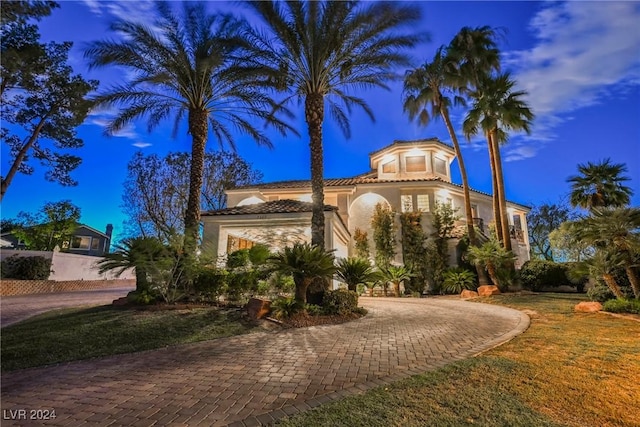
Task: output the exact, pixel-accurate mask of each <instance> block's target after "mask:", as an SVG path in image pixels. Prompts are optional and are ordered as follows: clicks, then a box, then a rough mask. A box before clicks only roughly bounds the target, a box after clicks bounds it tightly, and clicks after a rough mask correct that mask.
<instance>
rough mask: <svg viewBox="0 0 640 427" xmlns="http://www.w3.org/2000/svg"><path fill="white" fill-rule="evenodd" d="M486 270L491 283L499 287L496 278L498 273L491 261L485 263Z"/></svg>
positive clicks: (498, 281)
mask: <svg viewBox="0 0 640 427" xmlns="http://www.w3.org/2000/svg"><path fill="white" fill-rule="evenodd" d="M487 272H488V273H489V277H490V278H491V281H492V282H493V284H494V285H496V286H498V287H500V280H498V274H497V272H496V268H495V266H494V265H493V263H490V262H488V263H487Z"/></svg>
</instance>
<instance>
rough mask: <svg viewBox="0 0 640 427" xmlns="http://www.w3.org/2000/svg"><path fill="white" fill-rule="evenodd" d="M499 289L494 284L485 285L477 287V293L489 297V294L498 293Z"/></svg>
mask: <svg viewBox="0 0 640 427" xmlns="http://www.w3.org/2000/svg"><path fill="white" fill-rule="evenodd" d="M499 293H500V289H498V287H497V286H494V285H485V286H480V287H479V288H478V295H479V296H481V297H490V296H491V295H498V294H499Z"/></svg>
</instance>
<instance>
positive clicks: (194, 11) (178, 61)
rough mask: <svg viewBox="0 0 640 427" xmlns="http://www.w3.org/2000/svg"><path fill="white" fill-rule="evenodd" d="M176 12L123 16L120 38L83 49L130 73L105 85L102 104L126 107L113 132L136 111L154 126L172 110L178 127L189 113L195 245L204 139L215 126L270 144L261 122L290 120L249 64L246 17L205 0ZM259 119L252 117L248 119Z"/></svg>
mask: <svg viewBox="0 0 640 427" xmlns="http://www.w3.org/2000/svg"><path fill="white" fill-rule="evenodd" d="M182 7H183V9H182V13H181V14H180V15H177V14H174V12H173V11H172V10H171V6H170V4H169V3H160V2H159V3H157V14H158V16H157V19H156V21H155V26H154V27H153V28H152V27H148V26H145V25H143V24H139V23H136V22H133V21H127V20H121V21H117V22H115V23H114V24H112V26H111V30H112V31H114V32H117V33H119V34H121V35H122V36H123V37H122V39H121V40H120V41H112V40H105V41H96V42H94V43H93V44H92V45H91V46H90V47H89V48H88V49H87V50H86V51H85V56H86V58H87V59H88V60H89V65H90V66H91V67H104V66H108V65H112V66H117V67H119V68H120V69H121V70H123V75H126V76H129V78H128V81H126V82H125V83H123V84H120V85H114V86H111V87H109V88H107V89H106V90H103V91H102V92H101V93H100V94H98V96H96V98H95V101H96V103H97V105H98V106H102V107H109V106H115V107H118V108H120V109H119V110H118V112H117V114H116V116H115V117H114V118H113V119H112V120H111V121H110V123H109V124H108V126H107V128H106V132H107V133H109V134H113V133H115V132H117V131H118V130H121V129H122V128H124V127H125V126H127V125H128V124H130V123H132V122H134V121H135V120H138V119H141V118H143V119H146V122H147V126H148V129H149V130H152V129H154V128H155V127H157V126H158V125H159V124H160V123H161V122H163V121H164V120H166V119H169V118H173V121H174V127H173V134H174V136H175V135H176V134H177V130H178V126H179V124H180V123H181V122H182V120H183V119H184V118H186V119H187V123H188V126H187V129H188V133H189V134H190V135H191V170H190V177H189V197H188V202H187V208H186V211H185V218H184V227H185V237H186V239H185V249H186V251H187V253H195V249H196V245H197V239H198V233H199V222H200V206H201V190H202V182H203V168H204V155H205V146H206V144H207V140H208V137H209V133H210V132H211V133H213V135H215V137H216V139H217V140H218V142H219V143H220V144H224V143H229V144H230V145H231V146H232V147H234V132H236V131H238V132H240V133H244V134H246V135H249V136H250V137H251V138H253V139H254V140H255V141H256V142H257V143H258V144H260V145H264V146H270V145H271V143H270V141H269V139H268V138H267V136H266V135H265V134H264V133H263V131H262V130H260V129H259V128H258V127H256V119H259V121H265V120H266V121H267V122H268V123H270V124H272V125H274V127H275V128H276V129H277V130H279V131H280V132H282V133H284V132H285V131H286V129H287V125H286V124H285V123H283V122H282V121H280V120H279V119H276V118H275V117H274V116H273V114H272V113H273V109H274V103H273V101H272V100H271V99H270V98H269V97H268V96H266V95H265V92H264V91H263V90H262V89H263V86H261V85H260V84H257V81H256V76H255V73H252V72H249V69H248V68H247V67H245V66H244V65H243V61H242V60H241V59H242V58H241V57H242V55H243V54H244V52H245V50H244V49H245V48H246V47H247V42H246V41H245V40H244V39H243V38H242V37H240V34H242V33H243V32H244V29H245V24H244V23H243V22H242V21H239V20H237V19H235V18H233V17H231V16H228V15H212V14H209V13H208V12H207V11H206V10H205V6H204V4H203V3H196V4H194V3H184V4H183V5H182ZM250 120H253V121H250Z"/></svg>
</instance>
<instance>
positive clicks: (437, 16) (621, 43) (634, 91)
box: [1, 0, 640, 234]
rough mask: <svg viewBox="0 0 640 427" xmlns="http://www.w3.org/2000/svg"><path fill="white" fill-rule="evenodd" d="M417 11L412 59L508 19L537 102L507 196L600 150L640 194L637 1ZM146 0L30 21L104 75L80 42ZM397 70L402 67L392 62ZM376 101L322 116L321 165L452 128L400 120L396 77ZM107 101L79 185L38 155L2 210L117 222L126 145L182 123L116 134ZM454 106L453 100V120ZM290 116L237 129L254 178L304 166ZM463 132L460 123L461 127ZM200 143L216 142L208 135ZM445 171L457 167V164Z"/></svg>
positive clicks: (546, 183)
mask: <svg viewBox="0 0 640 427" xmlns="http://www.w3.org/2000/svg"><path fill="white" fill-rule="evenodd" d="M419 4H420V5H421V7H422V9H423V12H424V13H423V22H422V25H421V27H420V28H418V29H417V30H424V31H427V32H428V33H429V34H430V36H431V40H430V42H428V43H424V44H422V45H420V46H418V47H417V48H416V49H414V51H413V52H412V55H413V58H414V59H415V64H414V65H416V66H417V65H420V64H421V63H423V62H424V61H425V60H427V59H431V58H432V57H433V54H434V51H435V49H437V48H438V47H439V46H440V45H442V44H447V43H448V42H449V41H450V40H451V38H452V37H453V36H454V35H455V33H456V32H457V31H458V30H459V29H460V28H461V27H463V26H471V27H475V26H481V25H490V26H492V27H500V28H502V29H504V30H505V36H504V39H503V40H502V41H501V46H500V47H501V50H502V53H503V64H504V69H505V70H508V71H511V72H512V75H513V77H514V78H515V79H516V80H517V81H518V85H519V88H520V89H524V90H527V91H528V92H529V95H528V97H527V101H528V102H529V104H530V106H531V108H532V109H533V111H534V113H535V114H536V120H535V122H534V126H533V131H532V133H531V135H528V136H527V135H512V136H511V138H510V141H509V143H508V145H506V146H504V147H503V159H504V160H505V164H504V168H505V172H504V173H505V179H506V189H507V197H508V198H509V199H510V200H513V201H515V202H518V203H523V204H540V203H544V202H556V201H557V200H558V199H559V198H561V197H563V196H565V195H566V194H567V193H568V191H569V186H568V184H567V183H566V178H567V177H568V176H570V175H573V174H575V173H576V168H577V164H578V163H585V162H587V161H591V162H594V161H599V160H601V159H604V158H607V157H610V158H611V159H612V160H613V161H614V162H616V163H625V164H626V165H627V168H628V172H627V176H628V177H630V178H631V181H630V186H631V187H632V189H633V191H634V193H635V194H634V196H633V199H632V204H633V205H635V206H638V205H640V126H639V124H640V2H630V1H626V2H611V1H607V2H598V1H570V2H553V3H551V2H521V1H514V2H482V1H473V2H436V1H433V2H432V1H428V2H420V3H419ZM208 7H209V8H211V9H212V10H218V9H226V10H229V8H230V7H232V6H230V5H229V4H228V3H223V2H210V3H209V4H208ZM152 11H153V5H152V3H151V2H147V1H143V0H139V1H121V2H103V1H97V0H84V1H63V2H61V7H60V8H59V9H55V10H54V11H53V14H52V15H51V16H50V17H48V18H45V19H43V20H42V21H41V22H40V31H41V33H42V36H43V40H47V41H48V40H55V41H58V42H61V41H66V40H70V41H73V42H74V48H73V50H72V52H71V58H70V63H71V65H72V66H73V67H74V70H75V71H76V72H78V73H81V74H82V75H83V76H85V77H86V78H94V79H98V80H100V81H101V87H104V86H106V85H108V84H109V83H114V82H118V81H121V80H120V79H122V78H124V77H125V76H122V75H121V74H118V73H117V72H115V71H114V70H92V71H89V70H88V69H87V66H86V63H85V61H84V59H83V49H84V48H85V47H86V45H87V43H90V42H91V41H95V40H99V39H104V38H112V37H114V36H115V35H114V34H113V33H111V32H109V31H108V25H109V23H110V22H112V21H113V20H114V19H118V18H127V19H139V20H142V21H145V20H149V21H150V19H151V17H152ZM399 71H400V72H403V71H404V70H399ZM361 95H362V96H363V97H364V98H365V99H366V100H367V101H368V103H369V105H370V106H371V107H372V109H373V111H374V113H375V116H376V122H375V123H372V122H371V121H370V120H369V119H368V118H367V117H366V116H365V115H364V113H362V112H359V111H356V112H354V114H353V115H352V116H351V127H352V137H351V139H349V140H347V139H345V138H344V137H343V135H342V133H341V132H340V131H339V129H338V128H337V126H335V125H333V124H332V123H331V122H330V120H327V121H326V122H325V129H324V140H325V175H326V177H330V178H333V177H344V176H352V175H357V174H360V173H363V172H365V171H367V170H368V167H369V163H368V156H367V154H368V153H369V152H372V151H375V150H377V149H379V148H381V147H383V146H385V145H388V144H390V143H391V142H393V140H394V139H416V138H424V137H434V136H435V137H438V138H440V139H441V140H443V141H445V142H450V141H449V136H448V134H447V132H446V129H445V127H444V126H443V125H442V123H441V122H435V123H433V124H430V125H429V126H428V127H426V128H423V127H420V126H417V125H415V124H412V123H410V122H409V120H408V119H407V117H406V116H405V115H404V114H403V112H402V102H401V96H402V85H401V83H400V82H398V83H393V84H392V85H391V91H388V92H387V91H383V90H372V91H368V92H366V93H362V94H361ZM109 117H110V112H108V111H101V112H95V113H93V114H92V115H91V116H90V117H88V118H87V120H86V122H85V124H84V125H82V126H81V127H80V128H79V135H80V137H82V138H83V139H84V141H85V146H84V148H82V149H80V150H74V153H75V154H77V155H79V156H81V157H82V158H83V163H82V165H81V166H80V167H79V168H78V169H77V170H76V171H75V172H74V173H73V176H74V178H76V179H77V180H78V181H79V185H78V186H77V187H62V186H60V185H58V184H54V183H49V182H47V181H45V180H44V169H43V168H42V167H38V166H36V172H35V173H34V174H33V175H32V176H26V175H20V174H19V175H17V176H16V178H15V179H14V181H13V183H12V185H11V186H10V187H9V190H8V192H7V194H6V195H5V198H4V200H3V202H2V217H3V218H11V217H15V216H16V214H17V213H18V212H19V211H36V210H37V209H38V208H40V207H41V206H42V205H44V203H46V202H49V201H57V200H63V199H70V200H72V202H73V203H75V204H76V205H78V206H80V207H81V209H82V221H83V222H84V223H86V224H88V225H90V226H92V227H94V228H97V229H101V230H102V229H104V228H105V226H106V224H107V223H113V224H114V226H115V233H116V234H117V233H118V231H119V230H121V229H122V221H123V219H124V217H123V215H122V213H121V211H120V205H121V198H122V182H123V181H124V179H125V177H126V165H127V162H128V161H129V160H130V159H131V157H132V156H133V154H134V153H135V152H136V151H138V150H142V151H143V152H144V153H145V154H150V153H158V154H160V155H164V154H166V153H168V152H170V151H187V150H189V148H190V139H189V137H188V135H186V127H183V128H182V129H181V132H180V134H179V135H178V138H177V139H175V140H174V139H172V138H171V136H170V133H171V129H170V126H171V125H172V123H171V122H168V123H166V124H165V125H163V126H160V127H159V128H158V129H156V130H155V131H154V132H153V133H151V134H149V133H147V131H146V125H145V124H144V123H143V122H140V123H136V124H134V125H132V126H131V127H129V128H127V129H124V130H123V131H122V132H120V133H119V134H118V136H114V137H105V136H104V135H103V126H104V124H105V123H106V121H107V120H108V119H109ZM463 117H464V111H461V110H460V111H454V112H453V121H454V125H456V124H458V126H457V128H458V129H459V127H460V126H459V124H460V123H461V121H462V119H463ZM295 124H296V126H297V128H298V130H299V132H300V134H301V137H296V136H289V137H286V138H282V137H280V136H279V135H276V134H274V135H273V143H274V146H275V148H274V149H272V150H268V149H266V148H259V147H257V146H256V145H255V143H253V142H252V141H251V140H249V139H248V138H244V137H238V139H237V145H238V153H239V154H240V155H241V156H242V157H244V158H245V159H246V160H247V161H249V162H250V163H252V165H253V166H254V168H256V169H258V170H260V171H262V172H263V174H264V181H265V182H269V181H276V180H287V179H305V178H309V175H310V172H309V154H308V138H307V136H306V127H305V126H304V120H303V114H302V111H301V110H299V111H298V112H297V118H296V120H295ZM459 137H460V135H459ZM209 146H210V147H211V148H212V149H218V148H219V147H218V144H217V142H216V141H214V140H213V139H211V140H210V142H209ZM486 152H487V150H486V146H485V145H484V143H483V141H482V140H481V139H478V140H473V141H471V142H470V143H464V146H463V155H464V156H465V161H466V163H467V168H468V170H469V180H470V184H471V186H472V187H473V188H475V189H478V190H481V191H486V192H490V191H491V175H490V171H489V162H488V158H487V154H486ZM1 163H2V173H3V174H5V173H6V171H7V170H8V168H9V166H10V165H9V159H8V155H7V149H6V147H5V146H3V147H2V159H1ZM453 170H454V180H457V176H458V174H457V169H456V167H455V165H454V167H453Z"/></svg>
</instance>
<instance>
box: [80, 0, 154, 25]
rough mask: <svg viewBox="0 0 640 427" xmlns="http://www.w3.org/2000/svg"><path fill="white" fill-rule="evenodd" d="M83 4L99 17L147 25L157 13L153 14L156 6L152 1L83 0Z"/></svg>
mask: <svg viewBox="0 0 640 427" xmlns="http://www.w3.org/2000/svg"><path fill="white" fill-rule="evenodd" d="M82 2H83V3H84V4H85V6H87V7H88V8H89V10H90V11H91V12H92V13H93V14H95V15H97V16H103V15H109V16H111V17H114V18H118V19H124V20H127V21H135V22H140V23H144V24H147V25H151V24H152V22H153V19H154V17H155V13H153V11H154V10H155V5H154V2H153V1H151V0H133V1H126V0H120V1H100V0H82Z"/></svg>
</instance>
